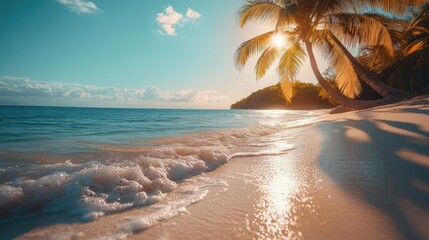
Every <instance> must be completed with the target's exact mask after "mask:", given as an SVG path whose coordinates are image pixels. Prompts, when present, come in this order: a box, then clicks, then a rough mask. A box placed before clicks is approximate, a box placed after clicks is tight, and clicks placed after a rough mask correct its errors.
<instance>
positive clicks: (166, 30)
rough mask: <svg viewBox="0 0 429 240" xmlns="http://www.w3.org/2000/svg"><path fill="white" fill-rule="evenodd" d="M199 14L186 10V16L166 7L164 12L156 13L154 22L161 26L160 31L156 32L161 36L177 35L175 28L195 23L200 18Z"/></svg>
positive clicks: (171, 7) (170, 7)
mask: <svg viewBox="0 0 429 240" xmlns="http://www.w3.org/2000/svg"><path fill="white" fill-rule="evenodd" d="M200 17H201V14H200V13H198V12H196V11H194V10H192V9H190V8H188V10H187V11H186V16H185V17H184V16H183V14H181V13H179V12H176V11H175V10H174V8H173V6H168V7H167V8H166V9H165V10H164V12H161V13H158V14H157V16H156V22H157V23H158V25H160V26H161V29H159V30H158V32H159V33H161V34H167V35H170V36H175V35H177V33H176V27H178V26H179V27H183V26H184V25H185V24H187V23H188V22H189V21H195V20H196V19H198V18H200Z"/></svg>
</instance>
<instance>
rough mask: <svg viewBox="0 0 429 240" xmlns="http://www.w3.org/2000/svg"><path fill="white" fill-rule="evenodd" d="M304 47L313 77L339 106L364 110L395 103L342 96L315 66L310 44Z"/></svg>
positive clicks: (389, 99) (391, 100)
mask: <svg viewBox="0 0 429 240" xmlns="http://www.w3.org/2000/svg"><path fill="white" fill-rule="evenodd" d="M305 47H306V48H307V52H308V56H309V58H310V64H311V68H312V70H313V73H314V75H315V76H316V79H317V81H318V82H319V84H320V85H321V86H322V88H323V89H325V90H326V92H328V94H329V95H331V97H332V98H333V99H334V100H335V101H336V102H337V103H339V104H341V105H343V106H345V107H347V108H350V109H355V110H357V109H365V108H371V107H376V106H381V105H385V104H389V103H393V102H395V100H396V99H393V98H383V99H378V100H356V99H351V98H348V97H346V96H344V95H343V94H342V93H341V92H340V91H339V90H338V89H336V88H333V87H332V86H331V85H330V84H329V82H328V81H326V80H325V78H324V77H323V76H322V74H321V73H320V71H319V68H318V66H317V62H316V58H315V57H314V52H313V47H312V45H311V43H310V42H308V41H305Z"/></svg>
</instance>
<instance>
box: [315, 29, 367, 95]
mask: <svg viewBox="0 0 429 240" xmlns="http://www.w3.org/2000/svg"><path fill="white" fill-rule="evenodd" d="M331 34H332V33H331V32H330V31H329V30H316V31H314V34H313V38H312V42H313V44H314V45H315V46H316V47H318V48H319V49H320V50H322V53H323V54H324V56H325V57H326V58H328V59H330V60H331V64H332V66H333V68H334V69H335V72H336V73H337V77H336V79H335V81H336V83H337V85H338V88H339V89H340V91H341V92H342V93H343V94H344V95H345V96H347V97H350V98H356V97H357V96H359V94H360V93H361V91H362V86H361V84H360V82H359V78H358V76H357V74H356V72H355V70H354V67H353V65H352V63H351V61H350V60H349V59H348V58H347V55H346V54H345V53H344V52H343V50H342V49H341V47H340V46H338V45H337V44H336V43H335V41H334V40H333V38H332V36H331Z"/></svg>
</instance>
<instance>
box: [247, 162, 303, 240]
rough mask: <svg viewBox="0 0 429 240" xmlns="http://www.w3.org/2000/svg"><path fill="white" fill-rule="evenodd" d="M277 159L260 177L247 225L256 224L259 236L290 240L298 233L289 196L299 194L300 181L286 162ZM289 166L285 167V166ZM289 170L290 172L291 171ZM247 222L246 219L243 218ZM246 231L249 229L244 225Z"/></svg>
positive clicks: (270, 163) (261, 237)
mask: <svg viewBox="0 0 429 240" xmlns="http://www.w3.org/2000/svg"><path fill="white" fill-rule="evenodd" d="M280 161H281V159H276V160H273V161H270V162H268V164H267V165H269V166H267V169H266V170H267V175H265V176H263V177H261V178H265V179H260V180H259V181H260V182H263V183H265V184H261V186H260V187H261V189H260V192H261V197H260V198H259V200H258V203H257V204H256V206H255V210H256V212H255V213H254V220H253V221H252V223H251V225H254V226H257V227H258V232H257V236H258V238H259V239H272V238H273V237H278V238H287V239H292V238H294V237H297V236H301V234H302V233H300V232H297V231H296V230H294V229H293V228H294V226H296V220H297V217H296V216H294V212H295V209H294V203H293V201H292V197H293V196H295V195H297V194H298V193H299V186H300V184H301V183H300V182H299V181H297V179H296V176H294V175H293V174H288V175H285V174H284V173H285V172H289V173H290V172H294V171H293V170H292V169H291V168H292V166H290V165H285V164H282V163H281V162H280ZM286 168H289V169H286ZM291 170H292V171H291ZM247 221H249V220H248V219H247ZM248 230H251V228H250V227H248Z"/></svg>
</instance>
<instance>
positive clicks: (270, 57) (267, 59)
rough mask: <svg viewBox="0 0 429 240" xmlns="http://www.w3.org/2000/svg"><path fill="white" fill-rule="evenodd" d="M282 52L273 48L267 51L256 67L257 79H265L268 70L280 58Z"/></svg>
mask: <svg viewBox="0 0 429 240" xmlns="http://www.w3.org/2000/svg"><path fill="white" fill-rule="evenodd" d="M280 51H281V50H280V49H278V48H276V47H272V46H270V47H268V48H267V49H265V51H264V52H263V53H262V54H261V56H260V57H259V59H258V61H257V62H256V65H255V71H256V78H257V79H259V78H262V77H264V75H265V73H266V72H267V70H268V68H270V67H271V65H273V63H274V61H275V60H276V59H277V58H278V57H279V56H280Z"/></svg>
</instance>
